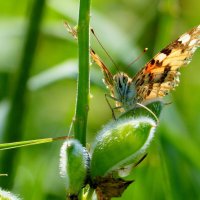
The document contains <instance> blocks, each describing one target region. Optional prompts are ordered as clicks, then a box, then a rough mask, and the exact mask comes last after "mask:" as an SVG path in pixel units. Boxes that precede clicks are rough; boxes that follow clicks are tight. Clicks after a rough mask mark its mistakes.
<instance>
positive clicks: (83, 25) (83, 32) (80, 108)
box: [74, 0, 90, 146]
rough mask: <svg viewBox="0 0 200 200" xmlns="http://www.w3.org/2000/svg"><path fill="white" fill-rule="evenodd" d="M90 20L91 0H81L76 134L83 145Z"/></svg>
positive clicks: (85, 120) (86, 112) (85, 122)
mask: <svg viewBox="0 0 200 200" xmlns="http://www.w3.org/2000/svg"><path fill="white" fill-rule="evenodd" d="M89 20H90V0H80V7H79V21H78V45H79V75H78V93H77V99H76V113H75V119H74V135H75V138H76V139H78V140H79V141H80V143H81V144H82V145H83V146H85V144H86V129H87V116H88V109H89V99H88V97H89Z"/></svg>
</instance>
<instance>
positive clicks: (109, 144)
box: [90, 117, 156, 179]
mask: <svg viewBox="0 0 200 200" xmlns="http://www.w3.org/2000/svg"><path fill="white" fill-rule="evenodd" d="M155 127H156V123H155V121H154V120H152V119H150V118H147V117H138V118H135V119H134V118H128V119H126V118H125V119H120V120H117V121H115V122H112V123H110V124H108V125H107V126H106V127H105V128H104V129H103V130H102V131H101V132H100V133H99V134H98V137H97V138H96V143H95V144H94V147H93V153H92V158H91V169H90V173H91V177H92V179H93V178H95V177H97V176H101V177H102V176H106V175H107V174H109V173H111V172H113V171H115V170H118V169H121V168H123V167H125V166H126V165H128V164H132V163H136V162H137V161H138V160H139V159H141V157H142V156H144V154H145V153H146V150H147V148H148V146H149V144H150V142H151V141H152V139H153V136H154V130H155Z"/></svg>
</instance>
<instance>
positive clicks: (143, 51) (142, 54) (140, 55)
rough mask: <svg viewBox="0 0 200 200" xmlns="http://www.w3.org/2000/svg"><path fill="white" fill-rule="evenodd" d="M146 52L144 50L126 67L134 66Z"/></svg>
mask: <svg viewBox="0 0 200 200" xmlns="http://www.w3.org/2000/svg"><path fill="white" fill-rule="evenodd" d="M147 51H148V48H144V50H143V52H142V53H141V54H140V55H139V56H138V57H137V58H136V59H135V60H133V61H132V62H131V63H130V64H129V65H128V67H130V66H131V65H132V64H134V63H135V62H136V61H138V60H139V59H140V58H141V57H142V56H143V55H144V54H145V53H146V52H147Z"/></svg>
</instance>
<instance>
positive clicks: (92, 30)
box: [90, 28, 120, 72]
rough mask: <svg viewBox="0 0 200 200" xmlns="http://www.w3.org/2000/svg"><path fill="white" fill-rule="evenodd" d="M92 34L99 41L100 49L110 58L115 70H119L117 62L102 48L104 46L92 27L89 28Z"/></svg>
mask: <svg viewBox="0 0 200 200" xmlns="http://www.w3.org/2000/svg"><path fill="white" fill-rule="evenodd" d="M90 30H91V32H92V34H93V35H94V37H95V39H96V40H97V42H98V43H99V45H100V46H101V47H102V49H103V50H104V51H105V53H106V55H107V56H108V57H109V58H110V60H111V62H112V63H113V65H114V66H115V67H116V69H117V71H118V72H120V70H119V67H118V66H117V64H116V63H115V62H114V60H113V59H112V57H111V56H110V55H109V53H108V52H107V51H106V49H105V48H104V46H103V45H102V44H101V42H100V40H99V39H98V37H97V35H96V34H95V32H94V29H93V28H91V29H90Z"/></svg>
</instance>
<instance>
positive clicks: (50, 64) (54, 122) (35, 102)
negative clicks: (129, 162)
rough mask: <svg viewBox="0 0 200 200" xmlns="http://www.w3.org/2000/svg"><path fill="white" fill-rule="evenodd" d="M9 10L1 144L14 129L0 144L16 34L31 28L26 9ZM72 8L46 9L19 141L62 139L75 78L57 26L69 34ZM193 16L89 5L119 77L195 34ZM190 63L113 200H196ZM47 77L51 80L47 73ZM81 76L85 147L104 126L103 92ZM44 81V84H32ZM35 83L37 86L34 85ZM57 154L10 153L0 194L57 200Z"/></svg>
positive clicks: (138, 5)
mask: <svg viewBox="0 0 200 200" xmlns="http://www.w3.org/2000/svg"><path fill="white" fill-rule="evenodd" d="M33 2H34V1H33ZM15 3H16V2H13V1H4V2H2V3H1V7H0V43H1V47H0V55H1V56H0V88H1V91H0V99H1V104H0V121H1V123H0V138H1V143H2V142H13V141H14V138H15V135H14V134H15V126H14V125H12V127H11V128H12V130H13V136H12V138H10V139H9V140H7V141H2V128H3V124H4V120H5V113H6V111H7V110H8V107H9V106H8V103H9V102H10V101H11V93H12V89H11V88H13V85H14V84H15V82H14V77H15V73H16V69H17V66H19V65H18V64H19V60H20V58H21V57H22V56H23V53H22V51H21V49H22V45H23V43H24V42H25V37H24V36H25V33H26V31H27V27H26V25H27V24H31V23H30V21H28V20H29V18H28V15H27V14H28V13H30V12H31V9H32V3H31V2H29V1H24V0H21V1H19V2H17V5H15ZM78 3H79V2H77V1H73V0H69V1H66V0H61V1H55V0H51V1H48V2H47V3H46V6H45V15H44V16H43V19H42V22H43V23H42V27H41V32H40V35H39V41H38V45H37V49H36V54H35V57H34V62H32V69H31V72H30V76H31V77H30V78H29V80H28V83H27V84H28V87H27V89H28V90H27V92H28V99H27V100H26V105H27V106H26V110H25V115H24V123H23V131H22V136H21V139H22V140H30V139H36V138H52V137H56V136H59V135H66V132H68V128H69V126H70V123H71V120H72V118H73V114H74V106H75V92H76V76H77V70H76V69H77V64H76V62H73V63H70V61H72V60H75V61H76V60H77V44H76V43H75V42H74V40H72V39H71V37H70V36H68V33H67V31H66V30H65V28H64V25H63V19H66V20H67V21H69V22H73V23H74V24H77V22H76V20H77V16H78ZM199 6H200V2H198V1H194V0H191V1H183V0H181V1H171V0H169V1H158V0H151V1H147V0H144V1H131V0H127V1H118V2H117V3H116V1H113V0H111V1H105V0H102V1H95V0H94V1H92V8H91V13H92V14H91V25H92V27H93V28H94V30H95V32H96V33H97V35H98V37H99V38H100V40H101V42H102V43H103V44H104V46H105V48H106V49H107V51H108V52H109V54H111V56H112V57H113V59H114V60H115V61H116V62H117V64H118V65H119V66H120V70H123V71H126V72H128V73H129V75H130V76H133V75H134V73H135V72H136V71H137V70H138V69H139V68H140V67H141V66H143V65H144V63H145V62H146V61H147V60H148V59H149V58H151V57H152V55H153V54H155V53H156V52H157V51H159V50H160V49H161V48H162V47H164V46H165V45H167V44H168V43H169V42H170V41H172V40H173V39H175V38H176V37H177V36H179V35H180V34H182V33H183V32H185V31H187V30H189V29H190V28H192V27H193V26H196V25H197V24H199V19H200V13H199ZM91 44H92V46H93V48H94V49H95V51H96V52H97V53H98V54H100V55H101V57H102V58H103V59H104V60H105V63H106V64H107V65H108V67H109V69H111V71H116V70H115V69H113V68H112V66H111V64H110V62H109V59H108V58H107V57H106V56H105V55H104V53H103V52H102V50H101V48H100V47H99V46H97V44H96V42H95V41H94V40H93V39H92V40H91ZM145 47H148V48H149V51H148V52H147V53H146V55H145V56H144V57H143V58H142V59H140V60H139V61H138V62H136V63H135V64H134V65H133V66H132V67H129V68H127V67H126V66H127V65H128V63H130V62H131V61H132V60H133V59H134V58H135V57H137V56H138V55H139V54H140V52H141V51H142V50H143V49H144V48H145ZM199 55H200V53H199V51H197V53H196V54H195V56H194V58H193V61H192V62H191V64H190V65H189V66H188V67H186V68H184V69H182V70H181V73H182V76H181V82H180V86H179V87H178V88H177V89H176V91H175V92H173V93H172V95H171V97H170V98H169V99H168V100H167V99H166V100H165V101H166V102H167V103H168V102H172V104H170V105H166V106H165V107H164V109H163V112H162V115H161V118H160V123H159V127H158V129H157V131H156V136H155V140H154V141H153V145H152V146H151V147H150V149H149V155H148V156H147V158H146V159H145V161H143V162H142V163H141V165H140V166H139V167H138V168H137V169H136V170H134V171H133V173H132V174H131V175H130V176H129V178H130V179H136V182H135V183H134V184H132V185H131V186H129V187H128V189H127V190H126V191H125V192H124V194H123V196H122V198H121V199H123V200H126V199H133V198H134V199H140V200H143V199H154V200H160V199H167V200H170V199H176V200H179V199H180V200H182V199H199V198H200V192H199V187H200V183H199V180H200V161H199V152H200V139H199V130H200V128H199V119H200V110H199V99H200V93H199V92H198V91H199V90H200V83H199V74H200V68H199V67H198V65H199V57H200V56H199ZM64 62H67V63H69V65H66V68H65V69H63V71H62V69H61V68H59V66H60V64H62V63H64ZM51 69H54V70H55V72H56V71H57V73H55V72H52V73H47V72H49V71H50V70H51ZM74 69H75V70H74ZM91 70H92V73H91V80H93V82H92V83H93V84H92V85H91V88H90V90H91V91H90V92H91V94H92V96H93V98H90V108H89V118H88V129H87V134H88V142H89V143H90V141H92V140H93V139H94V138H95V137H96V133H97V131H98V130H100V128H101V127H102V125H103V124H106V123H107V122H108V120H109V119H111V112H110V110H109V108H108V106H107V104H106V101H105V99H104V93H106V92H108V91H107V90H106V89H105V88H104V87H102V80H101V79H102V74H101V71H100V70H99V69H98V68H97V67H96V66H94V65H92V66H91ZM59 73H60V74H59ZM44 74H45V75H46V76H45V77H42V75H44ZM34 78H38V79H34ZM39 78H40V81H37V80H39ZM34 80H36V81H35V82H34ZM35 83H37V84H35ZM34 86H35V87H34ZM102 88H104V89H102ZM60 146H61V143H59V142H58V143H53V144H51V145H49V144H47V145H37V146H35V147H29V148H22V149H20V151H19V153H18V155H17V156H16V157H15V162H14V164H13V167H15V176H14V177H12V176H11V177H10V176H8V177H6V176H0V185H1V184H2V183H3V182H4V181H5V179H14V180H15V184H14V186H13V188H12V191H13V192H14V193H16V194H20V196H21V197H23V199H30V198H31V199H49V200H51V199H54V200H55V199H65V198H63V197H65V193H66V191H65V186H64V184H63V181H62V180H61V179H60V177H59V175H58V174H59V169H58V165H57V164H58V162H59V158H58V155H59V149H60ZM8 151H15V150H8ZM0 154H2V153H1V152H0ZM50 161H51V162H50ZM7 165H8V166H9V163H7ZM4 173H6V171H0V174H4ZM30 191H31V192H30Z"/></svg>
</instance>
